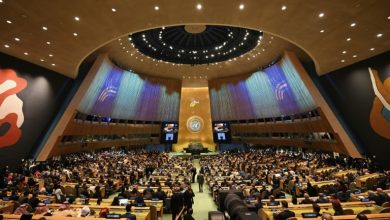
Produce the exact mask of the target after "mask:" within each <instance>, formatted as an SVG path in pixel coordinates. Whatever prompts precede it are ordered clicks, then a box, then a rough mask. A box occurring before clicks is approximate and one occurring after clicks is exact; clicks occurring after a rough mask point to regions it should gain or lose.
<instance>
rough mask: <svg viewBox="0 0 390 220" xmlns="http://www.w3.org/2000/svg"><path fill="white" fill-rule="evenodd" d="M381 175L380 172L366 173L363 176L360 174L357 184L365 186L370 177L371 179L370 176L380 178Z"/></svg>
mask: <svg viewBox="0 0 390 220" xmlns="http://www.w3.org/2000/svg"><path fill="white" fill-rule="evenodd" d="M380 176H381V174H380V173H371V174H366V175H363V176H359V177H358V178H357V179H356V186H357V187H363V186H364V185H365V184H366V182H367V180H368V179H370V178H378V177H380Z"/></svg>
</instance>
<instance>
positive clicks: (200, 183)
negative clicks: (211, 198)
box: [196, 172, 204, 192]
mask: <svg viewBox="0 0 390 220" xmlns="http://www.w3.org/2000/svg"><path fill="white" fill-rule="evenodd" d="M196 180H197V181H198V184H199V192H203V183H204V176H203V173H201V172H199V174H198V176H197V177H196Z"/></svg>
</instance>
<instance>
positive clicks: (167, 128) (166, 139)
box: [161, 122, 179, 144]
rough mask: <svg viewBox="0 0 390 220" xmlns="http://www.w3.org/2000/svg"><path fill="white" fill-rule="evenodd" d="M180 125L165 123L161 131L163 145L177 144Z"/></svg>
mask: <svg viewBox="0 0 390 220" xmlns="http://www.w3.org/2000/svg"><path fill="white" fill-rule="evenodd" d="M178 130H179V124H178V123H177V122H163V123H162V129H161V143H167V144H170V143H171V144H174V143H177V133H178Z"/></svg>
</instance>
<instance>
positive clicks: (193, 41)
mask: <svg viewBox="0 0 390 220" xmlns="http://www.w3.org/2000/svg"><path fill="white" fill-rule="evenodd" d="M262 35H263V33H262V32H259V31H255V30H250V29H245V28H238V27H229V26H216V25H186V26H183V25H181V26H173V27H165V28H156V29H151V30H146V31H143V32H138V33H134V34H132V35H130V36H129V44H130V45H132V46H133V47H135V48H136V49H137V50H138V51H139V52H140V53H142V54H144V55H146V56H148V57H151V58H153V59H156V60H162V61H165V62H171V63H175V64H190V65H199V64H210V63H215V62H222V61H226V60H229V59H233V58H235V57H239V56H241V55H243V54H245V53H247V52H249V51H250V50H252V49H253V48H255V47H256V46H257V45H258V42H259V41H260V40H261V37H262Z"/></svg>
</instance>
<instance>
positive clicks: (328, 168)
mask: <svg viewBox="0 0 390 220" xmlns="http://www.w3.org/2000/svg"><path fill="white" fill-rule="evenodd" d="M335 169H337V167H323V168H319V169H316V170H314V172H316V173H322V172H325V171H331V170H335Z"/></svg>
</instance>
